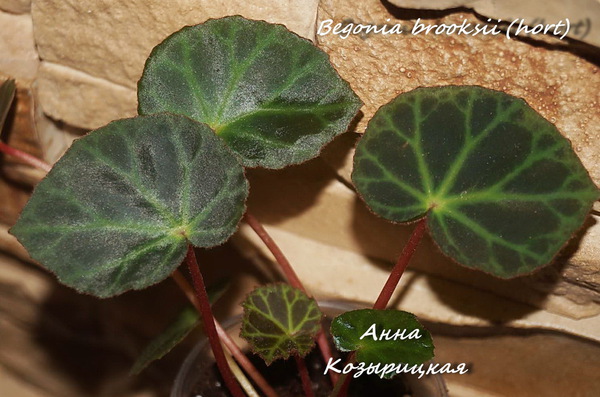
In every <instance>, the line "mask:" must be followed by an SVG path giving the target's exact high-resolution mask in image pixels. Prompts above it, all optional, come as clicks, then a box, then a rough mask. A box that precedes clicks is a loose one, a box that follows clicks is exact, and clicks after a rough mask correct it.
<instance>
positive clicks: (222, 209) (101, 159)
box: [11, 114, 248, 297]
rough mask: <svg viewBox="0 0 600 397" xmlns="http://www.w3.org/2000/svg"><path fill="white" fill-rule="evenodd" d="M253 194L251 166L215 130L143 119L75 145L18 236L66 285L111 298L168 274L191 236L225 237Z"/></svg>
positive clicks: (200, 241) (167, 118)
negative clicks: (250, 190) (248, 177)
mask: <svg viewBox="0 0 600 397" xmlns="http://www.w3.org/2000/svg"><path fill="white" fill-rule="evenodd" d="M247 194H248V183H247V181H246V178H245V176H244V172H243V168H242V166H241V165H240V164H239V163H238V160H237V158H236V157H235V156H234V155H233V154H232V153H231V152H230V151H229V149H228V148H227V147H226V146H225V144H224V143H223V142H222V141H221V139H219V138H218V137H217V136H216V135H215V134H214V133H213V132H212V131H211V130H210V128H209V127H208V126H206V125H203V124H200V123H197V122H195V121H193V120H191V119H188V118H186V117H184V116H176V115H169V114H157V115H152V116H142V117H135V118H131V119H123V120H118V121H114V122H112V123H110V124H108V125H107V126H105V127H102V128H100V129H98V130H96V131H93V132H91V133H90V134H89V135H87V136H85V137H84V138H81V139H79V140H77V141H75V142H74V143H73V146H72V147H71V148H70V149H69V150H68V151H67V152H66V153H65V155H64V156H63V157H62V158H61V159H60V161H59V162H58V163H57V164H56V165H55V166H54V168H52V170H51V171H50V172H49V173H48V176H47V177H46V178H45V179H44V180H43V181H42V182H41V183H40V184H39V185H38V186H37V187H36V189H35V191H34V193H33V195H32V197H31V199H30V200H29V202H28V204H27V206H26V207H25V209H24V210H23V212H22V214H21V218H20V219H19V221H18V222H17V224H16V225H15V226H14V227H13V228H12V230H11V232H12V233H13V234H14V235H15V236H16V237H17V238H18V239H19V241H20V242H21V243H22V244H23V245H24V246H25V248H27V250H28V251H29V253H30V255H31V256H32V257H33V258H34V259H36V260H37V261H39V262H40V263H42V264H43V265H44V266H46V267H47V268H48V269H50V270H51V271H52V272H54V273H56V275H57V276H58V278H59V279H60V280H61V281H62V282H63V283H65V284H67V285H69V286H71V287H73V288H75V289H77V290H79V291H82V292H87V293H90V294H92V295H95V296H99V297H108V296H112V295H117V294H120V293H122V292H125V291H127V290H128V289H132V288H133V289H142V288H145V287H148V286H150V285H152V284H155V283H157V282H159V281H162V280H163V279H165V278H166V277H168V276H169V274H171V272H173V270H175V268H177V266H178V265H179V264H180V263H181V261H182V260H183V258H184V256H185V253H186V249H187V245H188V242H191V243H192V244H193V245H195V246H199V247H210V246H215V245H218V244H221V243H223V242H224V241H225V240H227V239H228V238H229V236H230V235H231V234H232V233H233V232H234V231H235V230H236V228H237V224H238V222H239V220H240V218H241V216H242V214H243V212H244V203H245V200H246V196H247Z"/></svg>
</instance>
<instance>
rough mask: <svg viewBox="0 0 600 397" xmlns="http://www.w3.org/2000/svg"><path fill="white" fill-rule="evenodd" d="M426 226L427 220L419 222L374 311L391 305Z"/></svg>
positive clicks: (374, 306)
mask: <svg viewBox="0 0 600 397" xmlns="http://www.w3.org/2000/svg"><path fill="white" fill-rule="evenodd" d="M426 226H427V218H423V219H421V220H420V221H418V222H417V226H416V227H415V229H414V230H413V232H412V235H411V236H410V238H409V239H408V242H407V243H406V245H405V246H404V249H403V250H402V254H400V257H399V258H398V262H396V265H395V266H394V268H393V269H392V271H391V272H390V276H389V277H388V279H387V281H386V283H385V285H384V286H383V288H382V290H381V293H380V294H379V297H378V298H377V301H376V302H375V304H374V305H373V309H379V310H382V309H385V307H386V306H387V304H388V303H389V301H390V299H391V297H392V295H393V293H394V291H395V290H396V287H397V286H398V282H400V278H401V277H402V274H403V273H404V270H406V267H407V266H408V263H409V262H410V259H411V258H412V256H413V254H414V253H415V251H416V250H417V246H418V245H419V242H420V241H421V239H422V238H423V235H424V234H425V230H426Z"/></svg>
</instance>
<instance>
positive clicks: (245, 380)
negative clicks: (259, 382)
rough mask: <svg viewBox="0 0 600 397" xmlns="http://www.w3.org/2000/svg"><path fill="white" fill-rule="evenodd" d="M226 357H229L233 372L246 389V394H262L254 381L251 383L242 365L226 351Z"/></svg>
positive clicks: (249, 395) (251, 395) (253, 396)
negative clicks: (257, 390)
mask: <svg viewBox="0 0 600 397" xmlns="http://www.w3.org/2000/svg"><path fill="white" fill-rule="evenodd" d="M225 358H226V359H227V365H229V367H230V368H231V372H233V376H235V379H237V381H238V383H239V384H240V386H241V387H242V389H244V392H245V393H246V395H247V396H248V397H260V395H259V394H258V393H257V392H256V390H255V389H254V386H253V385H252V383H250V381H249V380H248V378H246V375H245V374H244V372H242V370H241V369H240V367H238V365H237V363H236V362H235V360H234V359H233V358H231V355H230V354H227V352H225Z"/></svg>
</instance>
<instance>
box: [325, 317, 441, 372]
mask: <svg viewBox="0 0 600 397" xmlns="http://www.w3.org/2000/svg"><path fill="white" fill-rule="evenodd" d="M331 335H332V336H333V341H334V342H335V345H336V347H337V348H338V349H339V350H341V351H345V352H348V351H355V352H356V360H357V361H360V362H364V363H366V364H399V363H403V364H411V365H415V364H421V363H423V362H425V361H427V360H429V359H431V358H433V341H432V340H431V335H430V334H429V331H427V330H426V329H425V327H423V326H422V325H421V323H419V321H418V320H417V318H416V317H415V316H414V315H413V314H411V313H408V312H404V311H401V310H374V309H361V310H353V311H350V312H346V313H342V314H341V315H339V316H338V317H336V318H334V319H333V322H332V323H331Z"/></svg>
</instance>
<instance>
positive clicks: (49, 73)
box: [36, 62, 137, 128]
mask: <svg viewBox="0 0 600 397" xmlns="http://www.w3.org/2000/svg"><path fill="white" fill-rule="evenodd" d="M36 92H37V95H36V98H38V100H39V102H38V105H39V106H41V107H42V110H43V111H44V113H45V114H47V115H48V116H50V117H52V118H53V119H55V120H60V121H64V122H66V123H67V124H70V125H72V126H76V127H81V128H98V127H101V126H103V125H105V124H106V123H108V122H110V121H112V120H115V119H120V118H124V117H131V116H134V115H136V114H137V109H136V107H137V96H136V92H135V90H133V89H130V88H127V87H124V86H121V85H118V84H115V83H111V82H109V81H107V80H104V79H101V78H97V77H93V76H91V75H88V74H86V73H82V72H80V71H77V70H75V69H71V68H68V67H65V66H62V65H57V64H53V63H50V62H42V64H41V67H40V70H39V74H38V78H37V80H36Z"/></svg>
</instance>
